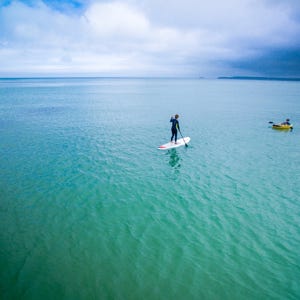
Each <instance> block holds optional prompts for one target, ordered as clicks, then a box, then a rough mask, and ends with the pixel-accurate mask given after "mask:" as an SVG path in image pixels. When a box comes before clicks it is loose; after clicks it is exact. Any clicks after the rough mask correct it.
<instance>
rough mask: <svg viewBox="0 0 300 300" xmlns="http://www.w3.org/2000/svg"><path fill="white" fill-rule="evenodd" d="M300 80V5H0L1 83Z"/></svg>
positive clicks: (250, 0) (78, 1)
mask: <svg viewBox="0 0 300 300" xmlns="http://www.w3.org/2000/svg"><path fill="white" fill-rule="evenodd" d="M237 75H241V76H273V77H300V0H184V1H183V0H180V1H179V0H119V1H110V0H106V1H101V0H52V1H51V0H43V1H42V0H40V1H37V0H26V1H25V0H15V1H12V0H0V77H5V76H191V77H202V76H203V77H218V76H237Z"/></svg>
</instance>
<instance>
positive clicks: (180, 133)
mask: <svg viewBox="0 0 300 300" xmlns="http://www.w3.org/2000/svg"><path fill="white" fill-rule="evenodd" d="M178 131H179V133H180V135H181V137H182V139H183V142H184V144H185V146H186V147H187V146H188V145H187V143H186V142H185V140H184V138H183V136H182V133H181V131H180V129H178Z"/></svg>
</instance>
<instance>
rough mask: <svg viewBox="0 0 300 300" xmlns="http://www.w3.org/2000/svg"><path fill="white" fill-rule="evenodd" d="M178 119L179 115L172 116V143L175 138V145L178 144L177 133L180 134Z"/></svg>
mask: <svg viewBox="0 0 300 300" xmlns="http://www.w3.org/2000/svg"><path fill="white" fill-rule="evenodd" d="M178 118H179V115H178V114H176V115H175V116H171V120H170V122H171V123H172V127H171V131H172V136H171V143H172V142H173V139H174V137H175V144H177V133H178V130H179V131H180V127H179V121H178Z"/></svg>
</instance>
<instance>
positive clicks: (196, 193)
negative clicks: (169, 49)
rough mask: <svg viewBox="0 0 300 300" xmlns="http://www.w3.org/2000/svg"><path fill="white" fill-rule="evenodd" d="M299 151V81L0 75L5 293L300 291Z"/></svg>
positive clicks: (138, 295) (254, 295)
mask: <svg viewBox="0 0 300 300" xmlns="http://www.w3.org/2000/svg"><path fill="white" fill-rule="evenodd" d="M175 113H178V114H179V115H180V118H179V121H180V126H181V132H182V133H183V135H184V136H190V137H191V142H190V144H189V146H188V147H181V148H178V149H176V150H172V151H160V150H158V149H157V147H158V146H159V145H161V144H163V143H166V142H168V141H169V139H170V134H171V131H170V123H169V118H170V116H171V114H175ZM287 117H289V118H290V119H291V121H292V123H293V124H294V130H293V131H275V130H273V129H272V128H270V125H269V124H268V122H269V121H274V122H281V121H283V120H284V119H285V118H287ZM299 166H300V82H283V81H282V82H280V81H246V80H245V81H238V80H190V79H183V80H182V79H170V80H168V79H97V78H94V79H93V78H90V79H15V80H13V79H6V80H0V298H1V299H51V300H52V299H126V300H127V299H130V300H132V299H133V300H135V299H163V300H166V299H167V300H168V299H172V300H173V299H187V300H189V299H213V300H215V299H216V300H218V299H220V300H221V299H222V300H223V299H228V300H234V299H238V300H240V299H300V284H299V282H300V250H299V249H300V225H299V224H300V171H299Z"/></svg>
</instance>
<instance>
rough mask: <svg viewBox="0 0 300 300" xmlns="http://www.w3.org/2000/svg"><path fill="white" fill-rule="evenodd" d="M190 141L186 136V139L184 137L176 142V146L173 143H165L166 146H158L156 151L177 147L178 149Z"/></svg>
mask: <svg viewBox="0 0 300 300" xmlns="http://www.w3.org/2000/svg"><path fill="white" fill-rule="evenodd" d="M190 140H191V138H190V137H188V136H187V137H184V138H183V139H179V140H177V143H176V144H175V143H174V142H169V143H166V144H163V145H161V146H159V147H158V149H159V150H169V149H173V148H177V147H180V146H184V145H185V144H187V143H188V142H189V141H190Z"/></svg>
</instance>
